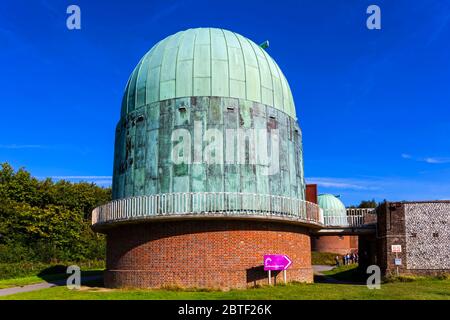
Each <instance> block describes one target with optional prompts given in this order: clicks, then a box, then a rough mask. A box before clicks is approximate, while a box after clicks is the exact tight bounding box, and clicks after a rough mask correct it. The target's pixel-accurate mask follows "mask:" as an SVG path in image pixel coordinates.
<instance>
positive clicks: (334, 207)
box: [317, 194, 347, 217]
mask: <svg viewBox="0 0 450 320" xmlns="http://www.w3.org/2000/svg"><path fill="white" fill-rule="evenodd" d="M317 204H318V205H319V207H320V208H321V209H323V214H324V216H325V217H326V216H334V217H347V210H346V209H345V206H344V204H343V203H342V201H341V200H339V199H338V198H337V197H336V196H334V195H332V194H320V195H319V196H318V198H317Z"/></svg>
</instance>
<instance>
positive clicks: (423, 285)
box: [0, 278, 450, 300]
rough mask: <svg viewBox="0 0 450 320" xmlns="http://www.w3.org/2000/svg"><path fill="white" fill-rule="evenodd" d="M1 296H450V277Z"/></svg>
mask: <svg viewBox="0 0 450 320" xmlns="http://www.w3.org/2000/svg"><path fill="white" fill-rule="evenodd" d="M0 299H9V300H16V299H17V300H20V299H27V300H28V299H45V300H47V299H51V300H55V299H56V300H66V299H76V300H93V299H101V300H143V299H150V300H158V299H166V300H174V299H180V300H186V299H187V300H208V299H218V300H220V299H231V300H235V299H238V300H242V299H243V300H245V299H257V300H258V299H264V300H265V299H269V300H270V299H280V300H285V299H293V300H319V299H321V300H385V299H387V300H397V299H399V300H410V299H415V300H421V299H422V300H441V299H446V300H450V280H438V279H435V278H432V279H418V280H416V281H411V282H390V283H384V284H382V285H381V289H379V290H377V289H373V290H370V289H368V288H367V287H366V286H365V285H357V284H326V283H314V284H301V283H293V284H288V285H278V286H274V287H269V286H263V287H260V288H253V289H246V290H230V291H203V290H201V289H197V290H182V289H179V288H177V290H167V289H154V290H132V289H105V288H102V287H92V286H91V287H89V286H83V287H82V288H81V289H80V290H69V289H67V288H66V287H54V288H50V289H44V290H40V291H33V292H26V293H20V294H15V295H10V296H4V297H0Z"/></svg>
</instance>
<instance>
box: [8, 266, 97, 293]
mask: <svg viewBox="0 0 450 320" xmlns="http://www.w3.org/2000/svg"><path fill="white" fill-rule="evenodd" d="M102 273H103V269H93V270H87V271H82V272H81V275H82V276H85V277H86V276H100V275H101V274H102ZM67 277H68V275H67V274H66V273H55V274H47V275H31V276H27V277H18V278H9V279H2V280H0V289H5V288H11V287H22V286H26V285H30V284H36V283H41V282H44V281H46V282H52V281H58V280H64V279H67Z"/></svg>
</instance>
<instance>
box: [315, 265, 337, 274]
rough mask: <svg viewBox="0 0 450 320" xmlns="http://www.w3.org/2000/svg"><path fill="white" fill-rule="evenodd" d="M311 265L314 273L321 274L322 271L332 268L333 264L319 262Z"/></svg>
mask: <svg viewBox="0 0 450 320" xmlns="http://www.w3.org/2000/svg"><path fill="white" fill-rule="evenodd" d="M312 267H313V270H314V273H315V274H318V275H323V273H322V272H324V271H329V270H331V269H333V268H334V266H327V265H321V264H314V265H313V266H312Z"/></svg>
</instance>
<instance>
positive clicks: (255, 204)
mask: <svg viewBox="0 0 450 320" xmlns="http://www.w3.org/2000/svg"><path fill="white" fill-rule="evenodd" d="M342 211H343V210H342V209H340V210H333V209H325V210H323V209H319V207H318V206H317V204H315V203H312V202H308V201H305V200H301V199H296V198H290V197H284V196H276V195H266V194H256V193H239V192H180V193H164V194H155V195H144V196H136V197H130V198H124V199H118V200H114V201H111V202H109V203H107V204H105V205H102V206H100V207H97V208H95V209H94V210H93V211H92V225H100V224H104V223H111V222H119V221H127V220H134V219H142V218H147V217H162V216H167V217H170V216H180V215H191V216H192V215H195V216H231V217H233V216H239V217H245V216H249V217H254V216H261V217H264V218H286V219H290V220H296V221H300V222H306V223H315V224H319V225H322V226H325V227H358V226H362V225H365V224H370V223H373V222H374V221H373V220H374V216H375V215H374V213H375V209H366V208H347V209H346V212H345V213H343V212H342ZM375 219H376V217H375Z"/></svg>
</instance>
